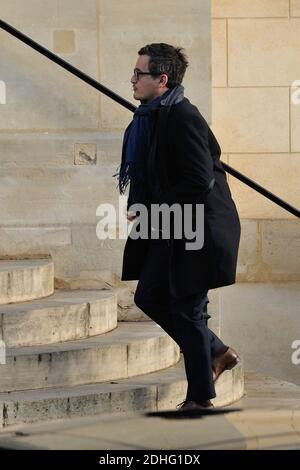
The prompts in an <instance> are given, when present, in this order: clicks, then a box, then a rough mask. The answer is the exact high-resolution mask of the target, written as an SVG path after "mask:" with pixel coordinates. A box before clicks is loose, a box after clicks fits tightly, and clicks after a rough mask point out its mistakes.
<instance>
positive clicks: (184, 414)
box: [144, 408, 242, 419]
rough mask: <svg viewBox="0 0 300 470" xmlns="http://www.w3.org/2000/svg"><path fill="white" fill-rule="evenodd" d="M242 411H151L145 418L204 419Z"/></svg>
mask: <svg viewBox="0 0 300 470" xmlns="http://www.w3.org/2000/svg"><path fill="white" fill-rule="evenodd" d="M236 411H242V408H230V409H227V408H213V409H208V410H181V409H179V410H170V411H150V412H148V413H145V414H144V416H148V417H151V418H165V419H186V418H189V419H195V418H198V419H200V418H203V417H204V416H216V415H222V414H227V413H233V412H236Z"/></svg>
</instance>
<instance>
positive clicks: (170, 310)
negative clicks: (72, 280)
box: [118, 43, 240, 409]
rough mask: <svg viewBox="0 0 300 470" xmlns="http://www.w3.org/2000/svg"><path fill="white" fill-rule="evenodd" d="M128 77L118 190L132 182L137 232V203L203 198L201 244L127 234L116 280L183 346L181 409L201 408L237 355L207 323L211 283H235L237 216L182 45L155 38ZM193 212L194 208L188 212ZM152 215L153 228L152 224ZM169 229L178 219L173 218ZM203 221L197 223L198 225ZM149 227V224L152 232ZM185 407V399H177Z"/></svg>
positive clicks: (191, 203)
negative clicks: (187, 77)
mask: <svg viewBox="0 0 300 470" xmlns="http://www.w3.org/2000/svg"><path fill="white" fill-rule="evenodd" d="M138 54H139V57H138V60H137V62H136V66H135V69H134V74H133V76H132V78H131V83H132V86H133V92H134V94H133V96H134V98H135V99H136V100H139V101H140V102H141V105H140V106H139V107H138V109H137V110H136V112H135V113H134V118H133V121H132V122H131V123H130V125H129V126H128V128H127V129H126V131H125V135H124V142H123V151H122V162H121V166H120V171H119V174H118V177H119V190H120V193H121V194H124V192H125V189H126V187H127V185H128V184H129V183H130V191H129V197H128V204H127V210H128V212H127V218H128V220H131V221H133V222H134V228H135V230H136V228H137V224H138V223H139V213H138V212H135V211H134V210H130V208H131V207H132V206H133V204H136V203H138V204H144V205H145V207H146V208H148V209H150V208H151V206H152V205H153V204H167V205H168V206H169V207H171V206H172V205H173V204H179V206H180V208H182V213H183V214H184V209H185V207H187V206H188V207H189V208H191V211H192V220H193V223H194V226H195V223H196V222H197V220H196V213H197V205H199V204H204V244H203V247H201V248H199V249H187V245H186V242H187V239H186V237H185V234H183V235H182V237H181V238H178V237H175V236H174V233H171V235H170V236H169V238H167V239H166V238H164V231H163V230H161V229H160V228H158V231H157V227H156V226H155V227H154V229H155V228H156V238H155V239H152V238H151V237H150V235H149V238H148V239H147V238H142V237H140V238H132V237H131V236H130V235H131V234H130V235H129V237H128V239H127V241H126V245H125V249H124V258H123V270H122V280H134V279H138V280H139V282H138V285H137V289H136V292H135V297H134V300H135V303H136V305H137V306H138V307H139V308H141V309H142V310H143V311H144V312H145V313H146V314H147V315H148V316H149V317H150V318H152V319H153V320H154V321H155V322H157V323H158V324H159V325H160V326H161V327H162V328H163V329H164V330H165V331H166V332H167V333H168V334H169V335H170V336H171V337H172V338H173V339H174V340H175V341H176V342H177V343H178V345H179V346H180V348H181V350H182V352H183V356H184V362H185V370H186V376H187V381H188V388H187V395H186V399H185V401H184V402H183V405H182V407H181V408H184V409H207V408H211V407H212V406H213V405H212V403H211V401H210V399H211V398H214V397H215V396H216V394H215V388H214V383H215V381H216V379H217V378H218V377H219V376H220V374H221V373H222V372H223V371H224V370H226V369H229V368H232V367H234V366H235V365H236V364H237V363H238V362H239V357H238V355H237V354H236V352H235V351H234V350H233V349H232V348H229V347H228V346H226V345H224V344H223V343H222V341H221V340H220V339H219V338H218V337H217V336H216V335H215V334H214V333H213V332H212V331H211V330H209V329H208V328H207V325H206V321H205V316H204V312H205V309H206V305H207V303H208V302H209V300H208V297H207V293H208V290H209V289H213V288H217V287H221V286H225V285H230V284H233V283H234V282H235V273H236V263H237V254H238V246H239V240H240V222H239V217H238V214H237V211H236V207H235V204H234V202H233V200H232V198H231V193H230V190H229V187H228V185H227V181H226V175H225V171H224V169H223V167H222V164H221V163H220V155H221V149H220V146H219V144H218V142H217V140H216V138H215V136H214V135H213V133H212V131H211V130H210V128H209V126H208V124H207V122H206V121H205V119H204V117H203V116H202V115H201V114H200V112H199V111H198V109H197V108H196V107H195V106H193V105H192V104H191V103H190V102H189V100H188V99H187V98H185V97H184V94H183V91H184V88H183V86H182V85H181V82H182V79H183V76H184V74H185V71H186V68H187V66H188V62H187V58H186V56H185V54H184V53H183V51H182V49H181V48H175V47H173V46H171V45H168V44H164V43H158V44H150V45H147V46H145V47H143V48H142V49H140V50H139V52H138ZM191 211H190V213H191ZM152 226H153V221H152V220H151V218H150V220H149V229H150V233H152V231H151V229H152V228H153V227H152ZM171 226H172V228H173V229H174V227H175V223H174V222H172V223H171ZM202 228H203V227H202ZM154 231H155V230H154ZM180 405H181V404H180Z"/></svg>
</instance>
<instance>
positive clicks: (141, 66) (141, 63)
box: [130, 55, 168, 102]
mask: <svg viewBox="0 0 300 470" xmlns="http://www.w3.org/2000/svg"><path fill="white" fill-rule="evenodd" d="M149 59H150V57H149V56H148V55H140V56H139V58H138V60H137V62H136V65H135V69H136V70H138V71H139V72H149ZM130 81H131V83H132V88H133V91H134V93H133V97H134V99H135V100H140V101H144V102H148V101H151V100H153V99H154V98H156V97H157V96H161V95H162V94H164V93H165V91H167V90H168V88H167V87H166V83H167V81H168V76H167V75H166V74H162V75H159V76H158V77H157V76H153V75H139V78H138V79H136V78H135V77H134V75H133V76H132V78H131V80H130Z"/></svg>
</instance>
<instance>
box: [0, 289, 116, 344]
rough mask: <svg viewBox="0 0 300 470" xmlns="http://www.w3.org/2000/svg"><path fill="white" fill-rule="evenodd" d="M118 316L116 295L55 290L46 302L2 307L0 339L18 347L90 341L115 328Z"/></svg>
mask: <svg viewBox="0 0 300 470" xmlns="http://www.w3.org/2000/svg"><path fill="white" fill-rule="evenodd" d="M117 312H118V310H117V297H116V294H115V293H114V292H113V291H91V290H89V291H82V290H80V291H74V290H71V291H60V290H56V291H55V292H54V294H53V295H51V296H49V297H46V298H44V299H39V300H31V301H28V302H23V303H16V304H9V305H2V306H0V327H1V330H2V338H1V336H0V339H2V340H3V341H4V342H5V344H6V347H19V346H33V345H38V344H51V343H57V342H62V341H72V340H76V339H81V338H88V337H89V336H95V335H99V334H102V333H106V332H108V331H110V330H113V329H114V328H116V326H117ZM0 334H1V333H0Z"/></svg>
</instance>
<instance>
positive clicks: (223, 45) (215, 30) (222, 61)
mask: <svg viewBox="0 0 300 470" xmlns="http://www.w3.org/2000/svg"><path fill="white" fill-rule="evenodd" d="M212 85H213V86H227V32H226V20H212Z"/></svg>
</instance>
